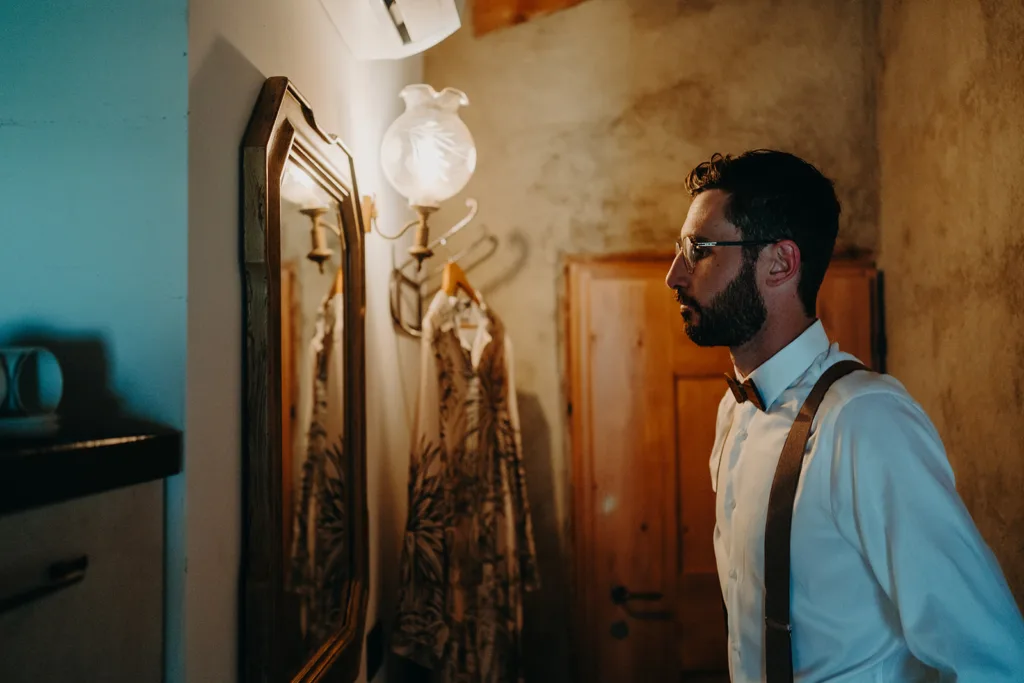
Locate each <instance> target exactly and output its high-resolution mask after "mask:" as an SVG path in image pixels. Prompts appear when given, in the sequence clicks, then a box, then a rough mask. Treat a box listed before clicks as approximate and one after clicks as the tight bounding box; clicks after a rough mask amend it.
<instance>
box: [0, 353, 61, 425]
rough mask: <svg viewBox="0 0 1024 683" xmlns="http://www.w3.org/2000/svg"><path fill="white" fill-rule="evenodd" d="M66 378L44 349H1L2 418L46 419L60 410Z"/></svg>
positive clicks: (0, 393) (0, 411)
mask: <svg viewBox="0 0 1024 683" xmlns="http://www.w3.org/2000/svg"><path fill="white" fill-rule="evenodd" d="M63 394H64V374H63V373H62V372H61V368H60V363H59V362H57V357H56V356H54V355H53V353H51V352H50V350H49V349H45V348H43V347H41V346H21V347H17V346H11V347H5V348H0V415H3V416H5V417H10V416H25V415H29V416H31V415H46V414H50V413H53V412H54V411H55V410H57V406H58V405H59V404H60V399H61V396H62V395H63Z"/></svg>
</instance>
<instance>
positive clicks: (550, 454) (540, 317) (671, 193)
mask: <svg viewBox="0 0 1024 683" xmlns="http://www.w3.org/2000/svg"><path fill="white" fill-rule="evenodd" d="M875 8H876V4H875V3H874V2H846V1H840V0H829V1H826V2H822V1H821V0H790V1H787V2H768V1H766V0H749V1H748V0H721V1H708V0H702V1H701V0H689V1H685V2H683V1H680V2H669V1H668V0H631V1H626V0H588V2H585V3H582V4H581V5H579V6H577V7H574V8H572V9H569V10H565V11H563V12H559V13H557V14H554V15H551V16H549V17H546V18H541V19H537V20H535V21H532V22H530V23H527V24H523V25H520V26H517V27H514V28H511V29H507V30H503V31H498V32H495V33H493V34H488V35H486V36H484V37H482V38H474V37H473V36H472V33H471V32H470V31H459V32H458V33H456V34H455V35H454V36H452V37H451V38H449V39H448V40H446V41H444V42H443V43H441V44H440V45H439V46H438V47H437V48H435V49H433V50H431V51H430V52H428V53H427V56H426V61H425V76H426V80H427V81H428V82H429V83H431V84H432V85H434V86H435V87H437V88H441V87H445V86H453V87H458V88H461V89H463V90H465V92H466V93H467V94H468V96H469V99H470V102H471V104H470V106H469V107H468V108H467V109H465V110H464V119H465V120H466V122H467V123H468V125H469V126H470V128H471V130H472V131H473V134H474V136H475V138H476V141H477V145H478V150H479V166H478V170H477V173H476V175H475V176H474V178H473V180H472V181H471V183H470V185H469V187H468V188H467V191H466V192H465V195H466V196H473V197H476V198H477V199H479V201H480V213H479V217H478V219H477V223H478V224H483V225H485V226H487V227H488V228H489V229H491V230H492V231H493V232H494V233H495V234H497V235H498V236H499V237H500V238H501V239H502V247H501V251H500V252H499V253H498V254H497V255H495V256H494V257H492V258H490V259H489V260H487V261H486V262H483V263H481V264H480V265H479V266H478V267H477V268H475V269H473V270H471V271H469V276H470V279H471V281H472V282H473V283H474V284H475V285H476V286H477V287H478V288H480V289H481V290H482V291H483V293H484V295H485V297H486V298H487V300H488V302H489V303H490V304H491V305H492V306H493V307H494V309H495V310H496V311H497V313H498V314H499V315H500V316H502V317H503V319H504V320H505V321H506V323H507V325H508V327H509V329H510V330H511V334H512V336H513V339H514V343H515V345H516V373H517V377H516V383H517V386H518V388H519V392H520V393H519V396H520V410H521V413H522V429H523V438H524V445H525V449H526V454H525V457H526V466H527V476H528V484H529V487H530V498H531V501H532V503H533V509H534V517H535V518H534V522H535V528H536V530H537V542H538V552H539V554H540V562H541V571H542V572H543V580H544V581H545V588H544V589H543V590H542V591H541V593H540V594H538V595H533V596H530V598H529V602H528V604H527V615H526V616H527V623H528V626H527V628H528V642H527V648H528V653H529V659H530V668H531V670H530V671H529V672H528V679H529V680H533V681H543V680H562V677H563V676H564V669H561V668H559V667H564V666H565V659H564V656H563V654H564V653H565V652H566V650H567V645H566V642H565V638H566V633H567V624H566V622H565V619H564V615H565V612H566V609H567V607H566V604H565V602H564V601H565V598H564V596H565V595H567V592H568V591H567V577H566V576H565V571H566V569H567V567H568V554H567V547H566V545H567V543H566V540H567V536H566V533H565V531H566V526H567V523H568V517H569V514H570V510H569V499H568V483H569V477H570V473H569V471H568V463H567V460H568V456H567V453H566V450H565V441H564V430H563V412H564V406H563V395H562V392H561V387H560V365H561V358H560V353H561V351H560V342H559V335H560V330H559V328H560V326H561V321H560V314H559V301H558V292H559V280H560V276H561V266H560V264H561V258H562V255H563V254H566V253H579V252H610V251H628V250H635V249H647V248H658V249H671V244H672V239H673V236H674V235H675V234H676V233H677V231H678V227H679V225H681V223H682V221H683V219H684V217H685V214H686V209H687V207H688V205H689V201H690V200H689V197H688V196H687V195H686V192H685V191H684V189H683V180H684V177H685V175H686V172H687V171H688V170H689V169H690V168H692V167H693V166H694V165H695V164H696V163H698V162H700V161H701V160H703V159H705V158H706V157H708V156H709V155H710V154H711V153H712V152H715V151H721V152H740V151H742V150H744V149H748V148H752V147H779V148H785V149H788V150H792V151H794V152H796V153H798V154H801V155H803V156H805V157H806V158H808V159H810V160H812V161H813V162H814V163H816V164H818V165H819V166H820V167H821V168H822V169H823V170H825V172H826V173H828V174H830V175H831V176H833V177H835V178H836V179H837V181H838V190H839V193H840V195H841V199H842V200H843V202H844V205H845V211H844V214H843V219H842V235H843V239H844V241H846V242H850V243H854V244H857V245H859V246H867V247H875V246H876V241H877V209H878V189H877V188H878V177H877V170H878V169H877V156H876V151H875V150H876V149H877V146H876V140H875V130H876V127H875V112H876V103H875V100H874V93H875V87H874V76H875V74H876V68H877V63H876V55H877V44H876V39H877V18H878V17H877V13H876V9H875ZM451 204H453V205H454V207H453V206H451V205H450V206H449V207H447V208H446V209H445V210H443V211H442V212H441V214H440V215H439V216H438V220H437V221H436V223H437V225H438V229H440V228H441V227H443V226H444V225H448V224H450V223H451V222H452V221H454V220H455V219H456V218H457V217H458V216H457V213H458V209H459V206H460V203H459V202H457V201H453V202H451ZM468 239H469V237H468V236H464V237H463V241H462V242H460V245H461V244H465V240H468ZM458 246H459V245H457V246H456V248H458Z"/></svg>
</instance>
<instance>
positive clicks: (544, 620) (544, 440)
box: [518, 393, 571, 683]
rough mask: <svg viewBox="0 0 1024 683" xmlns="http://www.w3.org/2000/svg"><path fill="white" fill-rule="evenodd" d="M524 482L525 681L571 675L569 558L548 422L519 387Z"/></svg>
mask: <svg viewBox="0 0 1024 683" xmlns="http://www.w3.org/2000/svg"><path fill="white" fill-rule="evenodd" d="M518 398H519V422H520V430H521V432H522V439H523V463H524V466H525V468H526V486H527V493H528V495H529V500H530V511H531V513H532V515H533V535H534V539H535V542H536V544H537V568H538V571H539V572H540V580H541V587H540V590H538V591H535V592H532V593H527V594H526V597H525V600H524V615H523V618H524V629H523V631H524V632H523V657H524V669H525V672H524V673H525V679H526V680H527V681H529V682H530V683H549V682H550V683H562V682H563V681H568V680H571V678H570V674H571V670H570V669H571V667H570V666H569V646H570V643H569V562H568V559H569V558H568V557H567V556H566V553H565V552H564V550H563V548H562V545H561V542H560V540H559V539H560V538H561V533H560V531H561V530H560V528H559V523H558V511H557V509H556V507H555V489H556V486H559V485H560V482H556V481H555V477H554V473H553V470H552V462H551V433H550V432H551V428H550V426H549V425H548V423H547V419H546V418H545V417H544V409H543V408H542V407H541V404H540V401H539V400H538V398H537V396H536V395H534V394H527V393H520V394H519V395H518Z"/></svg>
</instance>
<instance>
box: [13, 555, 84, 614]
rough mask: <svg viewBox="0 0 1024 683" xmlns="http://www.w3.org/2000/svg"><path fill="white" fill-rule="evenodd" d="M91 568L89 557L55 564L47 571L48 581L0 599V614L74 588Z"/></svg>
mask: <svg viewBox="0 0 1024 683" xmlns="http://www.w3.org/2000/svg"><path fill="white" fill-rule="evenodd" d="M88 567H89V556H88V555H82V556H81V557H76V558H73V559H71V560H65V561H63V562H54V563H53V564H51V565H50V567H49V569H47V572H46V575H47V581H46V582H44V583H42V584H40V585H38V586H35V587H33V588H29V589H27V590H24V591H22V592H21V593H16V594H15V595H10V596H8V597H5V598H0V614H3V613H5V612H9V611H10V610H12V609H15V608H18V607H21V606H22V605H25V604H27V603H30V602H32V601H33V600H38V599H39V598H41V597H44V596H46V595H49V594H50V593H55V592H57V591H59V590H62V589H64V588H67V587H69V586H73V585H75V584H76V583H78V582H79V581H81V580H82V579H84V578H85V570H86V569H87V568H88Z"/></svg>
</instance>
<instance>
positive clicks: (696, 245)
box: [676, 235, 778, 273]
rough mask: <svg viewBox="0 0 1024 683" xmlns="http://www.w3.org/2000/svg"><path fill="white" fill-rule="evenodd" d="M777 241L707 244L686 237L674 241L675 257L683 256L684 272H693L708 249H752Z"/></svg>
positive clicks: (740, 241) (706, 242)
mask: <svg viewBox="0 0 1024 683" xmlns="http://www.w3.org/2000/svg"><path fill="white" fill-rule="evenodd" d="M776 242H778V240H739V241H730V242H708V241H697V240H695V239H693V238H692V237H690V236H689V235H687V236H686V237H684V238H683V239H682V241H681V242H680V241H679V240H676V256H677V257H678V256H679V254H680V253H682V255H683V263H684V264H685V265H686V270H688V271H689V272H691V273H692V272H693V269H694V268H695V267H696V266H697V261H700V260H701V259H702V258H704V257H705V256H707V249H708V248H709V247H754V246H764V245H766V244H775V243H776Z"/></svg>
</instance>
